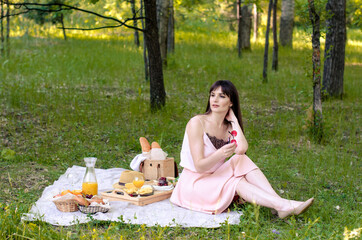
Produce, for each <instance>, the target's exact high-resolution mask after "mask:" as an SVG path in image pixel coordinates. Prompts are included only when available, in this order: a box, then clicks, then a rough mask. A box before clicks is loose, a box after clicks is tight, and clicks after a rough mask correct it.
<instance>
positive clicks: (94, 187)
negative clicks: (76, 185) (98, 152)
mask: <svg viewBox="0 0 362 240" xmlns="http://www.w3.org/2000/svg"><path fill="white" fill-rule="evenodd" d="M96 161H97V158H95V157H88V158H84V162H85V165H86V167H87V169H86V172H85V174H84V178H83V184H82V192H83V194H85V195H93V196H94V195H97V194H98V183H97V178H96V172H95V169H94V166H95V164H96Z"/></svg>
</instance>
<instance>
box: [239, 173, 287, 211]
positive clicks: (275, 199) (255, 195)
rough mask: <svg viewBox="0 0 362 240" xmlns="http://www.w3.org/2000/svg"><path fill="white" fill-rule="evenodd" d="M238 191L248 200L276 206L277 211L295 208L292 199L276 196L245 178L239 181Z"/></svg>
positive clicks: (265, 205)
mask: <svg viewBox="0 0 362 240" xmlns="http://www.w3.org/2000/svg"><path fill="white" fill-rule="evenodd" d="M236 192H237V193H238V195H239V196H240V197H242V198H243V199H244V200H245V201H247V202H250V203H255V204H258V205H261V206H264V207H268V208H274V209H276V210H277V211H289V210H292V209H293V208H294V207H293V206H292V204H291V201H289V200H287V199H284V198H281V197H279V196H275V195H273V194H271V193H269V192H267V191H265V190H263V189H261V188H259V187H257V186H255V185H254V184H251V183H249V182H248V181H247V180H246V179H245V178H242V179H241V180H240V181H239V183H238V185H237V187H236Z"/></svg>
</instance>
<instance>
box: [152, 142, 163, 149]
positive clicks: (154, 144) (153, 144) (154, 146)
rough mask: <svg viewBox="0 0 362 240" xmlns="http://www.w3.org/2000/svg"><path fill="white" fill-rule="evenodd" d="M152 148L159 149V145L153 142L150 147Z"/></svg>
mask: <svg viewBox="0 0 362 240" xmlns="http://www.w3.org/2000/svg"><path fill="white" fill-rule="evenodd" d="M151 147H152V148H161V146H160V144H158V142H153V143H152V145H151Z"/></svg>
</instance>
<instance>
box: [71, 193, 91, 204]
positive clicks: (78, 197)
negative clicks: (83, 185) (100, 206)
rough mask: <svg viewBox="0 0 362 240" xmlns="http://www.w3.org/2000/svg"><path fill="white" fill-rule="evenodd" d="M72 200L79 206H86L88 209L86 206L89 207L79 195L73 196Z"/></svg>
mask: <svg viewBox="0 0 362 240" xmlns="http://www.w3.org/2000/svg"><path fill="white" fill-rule="evenodd" d="M73 199H74V200H75V201H76V202H77V203H78V204H79V205H82V206H86V207H88V205H89V202H88V201H87V199H85V198H84V197H82V196H80V195H76V196H74V198H73Z"/></svg>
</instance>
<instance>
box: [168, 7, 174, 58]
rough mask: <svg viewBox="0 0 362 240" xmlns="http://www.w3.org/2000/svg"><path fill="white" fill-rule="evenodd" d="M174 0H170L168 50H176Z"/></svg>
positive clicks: (170, 51)
mask: <svg viewBox="0 0 362 240" xmlns="http://www.w3.org/2000/svg"><path fill="white" fill-rule="evenodd" d="M174 11H175V10H174V7H173V0H170V17H169V18H168V34H167V51H168V52H169V53H173V52H174V51H175V12H174Z"/></svg>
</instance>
